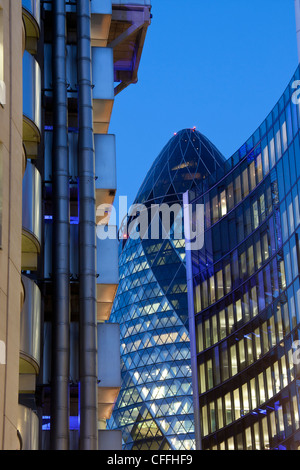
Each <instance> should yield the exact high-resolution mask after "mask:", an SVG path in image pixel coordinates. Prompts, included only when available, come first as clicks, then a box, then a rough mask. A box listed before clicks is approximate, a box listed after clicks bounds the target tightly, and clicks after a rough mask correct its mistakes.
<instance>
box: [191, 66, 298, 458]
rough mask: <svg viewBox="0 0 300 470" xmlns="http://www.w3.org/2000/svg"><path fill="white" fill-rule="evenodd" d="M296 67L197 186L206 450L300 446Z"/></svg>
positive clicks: (197, 308) (195, 270)
mask: <svg viewBox="0 0 300 470" xmlns="http://www.w3.org/2000/svg"><path fill="white" fill-rule="evenodd" d="M299 78H300V72H299V68H298V69H297V70H296V72H295V75H294V76H293V78H292V80H291V82H290V83H289V85H288V87H287V88H286V90H285V92H284V94H283V95H282V97H281V98H280V100H279V101H278V103H277V104H276V106H275V107H274V109H273V110H272V111H271V112H270V114H269V115H268V117H267V118H266V120H265V121H264V122H263V123H262V124H261V126H260V127H259V128H258V129H257V130H256V132H254V134H253V135H252V136H251V137H250V138H249V140H248V141H247V142H246V143H245V144H244V145H243V146H242V147H241V148H240V149H239V150H238V151H237V152H236V153H235V154H234V155H233V156H232V158H230V159H229V160H227V161H226V162H225V164H224V165H223V166H222V168H219V169H218V171H217V172H215V173H214V174H212V175H211V176H209V177H208V178H207V179H205V180H204V181H202V182H201V184H198V188H197V195H196V197H193V196H192V195H191V194H190V198H189V200H190V201H191V200H192V199H193V200H192V201H191V202H192V204H193V206H194V213H195V209H196V204H203V205H204V207H205V231H204V246H203V248H202V249H201V250H193V251H189V252H187V253H186V262H187V265H188V269H189V270H192V282H191V283H189V282H188V288H189V287H192V290H193V296H194V297H193V302H191V304H190V310H189V312H190V315H191V317H193V318H194V321H195V330H196V340H195V353H196V359H197V360H196V362H195V367H194V366H193V367H192V369H193V378H194V390H195V393H196V394H197V396H198V398H199V402H198V403H199V410H200V413H199V414H200V421H201V426H200V429H199V430H198V431H199V433H200V436H201V438H200V439H199V441H200V442H199V443H198V446H199V447H200V448H202V449H219V450H223V449H245V450H246V449H288V450H289V449H299V448H300V425H299V391H300V389H299V384H300V382H299V379H300V367H299V364H298V363H299V351H298V352H297V348H298V340H299V339H300V338H299V334H300V283H299V272H300V269H299V268H300V265H299V263H300V244H299V237H300V208H299V195H300V142H299V129H300V107H299V103H298V97H299V93H298V92H297V91H296V89H297V86H298V85H299V83H298V82H296V81H297V80H299Z"/></svg>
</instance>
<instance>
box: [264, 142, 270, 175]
mask: <svg viewBox="0 0 300 470" xmlns="http://www.w3.org/2000/svg"><path fill="white" fill-rule="evenodd" d="M263 158H264V169H265V175H266V174H267V173H269V151H268V147H265V148H264V151H263Z"/></svg>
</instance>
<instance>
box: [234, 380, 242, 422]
mask: <svg viewBox="0 0 300 470" xmlns="http://www.w3.org/2000/svg"><path fill="white" fill-rule="evenodd" d="M233 402H234V412H235V419H239V418H240V417H241V402H240V389H239V388H236V389H235V390H234V391H233Z"/></svg>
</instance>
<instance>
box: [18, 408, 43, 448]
mask: <svg viewBox="0 0 300 470" xmlns="http://www.w3.org/2000/svg"><path fill="white" fill-rule="evenodd" d="M17 429H18V431H19V433H20V441H21V445H20V447H21V450H39V418H38V416H37V415H36V413H34V411H32V410H31V409H30V408H28V407H27V406H23V405H18V424H17Z"/></svg>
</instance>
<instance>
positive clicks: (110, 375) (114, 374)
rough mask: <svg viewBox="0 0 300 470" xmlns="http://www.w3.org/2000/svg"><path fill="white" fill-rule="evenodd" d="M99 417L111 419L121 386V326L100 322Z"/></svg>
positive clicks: (98, 332) (98, 330)
mask: <svg viewBox="0 0 300 470" xmlns="http://www.w3.org/2000/svg"><path fill="white" fill-rule="evenodd" d="M97 340H98V357H99V359H98V379H99V381H100V382H99V385H98V419H99V420H107V419H110V417H111V414H112V411H113V408H114V405H115V403H116V400H117V398H118V394H119V392H120V388H121V360H120V327H119V325H117V324H109V323H106V324H98V326H97Z"/></svg>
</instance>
